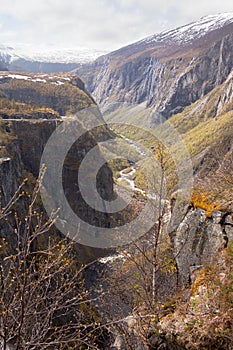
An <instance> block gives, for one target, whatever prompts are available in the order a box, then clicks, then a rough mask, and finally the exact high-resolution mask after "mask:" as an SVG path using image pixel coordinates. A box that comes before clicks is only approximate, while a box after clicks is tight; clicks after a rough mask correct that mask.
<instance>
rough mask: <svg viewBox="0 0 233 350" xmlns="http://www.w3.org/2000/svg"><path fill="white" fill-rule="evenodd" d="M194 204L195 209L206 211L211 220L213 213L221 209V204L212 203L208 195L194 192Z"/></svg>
mask: <svg viewBox="0 0 233 350" xmlns="http://www.w3.org/2000/svg"><path fill="white" fill-rule="evenodd" d="M192 204H193V206H194V208H201V209H203V210H205V212H206V216H207V217H208V218H210V217H211V216H212V211H213V210H217V209H219V207H220V206H219V204H218V203H216V202H214V201H211V199H210V198H209V195H208V193H206V192H199V191H193V193H192Z"/></svg>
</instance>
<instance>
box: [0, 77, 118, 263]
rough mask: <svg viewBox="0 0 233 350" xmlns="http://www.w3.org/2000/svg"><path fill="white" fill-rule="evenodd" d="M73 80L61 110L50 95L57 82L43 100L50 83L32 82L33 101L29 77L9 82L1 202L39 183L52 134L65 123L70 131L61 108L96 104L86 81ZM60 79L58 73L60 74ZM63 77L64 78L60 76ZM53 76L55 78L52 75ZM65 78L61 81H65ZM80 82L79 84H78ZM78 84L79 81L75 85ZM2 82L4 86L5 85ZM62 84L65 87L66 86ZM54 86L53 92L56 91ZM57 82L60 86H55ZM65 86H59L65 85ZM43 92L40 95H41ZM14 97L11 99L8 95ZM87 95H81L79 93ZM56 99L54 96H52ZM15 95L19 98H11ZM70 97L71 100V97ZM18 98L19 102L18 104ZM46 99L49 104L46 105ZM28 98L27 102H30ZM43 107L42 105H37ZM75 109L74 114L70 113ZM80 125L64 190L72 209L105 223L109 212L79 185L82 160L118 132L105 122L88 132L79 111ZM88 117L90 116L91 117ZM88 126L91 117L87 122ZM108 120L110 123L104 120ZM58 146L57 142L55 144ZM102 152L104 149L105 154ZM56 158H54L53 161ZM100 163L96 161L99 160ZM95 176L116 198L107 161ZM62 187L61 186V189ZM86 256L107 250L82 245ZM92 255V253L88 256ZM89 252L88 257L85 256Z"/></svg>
mask: <svg viewBox="0 0 233 350" xmlns="http://www.w3.org/2000/svg"><path fill="white" fill-rule="evenodd" d="M66 78H67V79H69V83H67V84H65V83H64V85H65V86H64V87H63V90H65V92H64V94H67V99H66V98H65V97H66V95H63V96H61V100H62V102H63V103H64V105H63V110H62V111H61V110H60V107H59V106H60V104H59V105H58V104H57V103H58V102H56V101H55V102H54V99H52V100H50V99H48V100H46V96H47V95H49V93H50V92H51V91H52V92H53V91H54V90H53V85H55V84H51V82H48V83H47V86H43V91H44V89H45V90H46V95H43V99H42V100H41V99H40V97H41V96H40V93H41V84H43V85H46V82H40V83H39V85H38V82H37V81H35V82H32V81H30V84H32V85H33V84H34V85H33V88H32V90H31V91H29V94H28V99H27V98H26V96H27V94H26V92H27V91H28V90H27V89H28V86H26V88H25V80H23V79H22V84H21V80H20V77H17V78H10V79H9V78H8V82H7V84H10V85H11V87H12V91H13V93H12V95H10V97H9V93H8V92H9V91H6V90H5V89H4V87H5V85H4V83H3V85H4V87H3V85H2V86H1V88H2V89H3V90H4V95H3V97H2V99H1V107H2V109H1V108H0V109H1V110H0V115H1V119H0V125H1V129H0V132H1V154H0V155H1V161H0V170H1V171H0V190H1V205H2V207H4V206H5V205H6V204H7V203H8V202H9V200H10V199H11V198H12V196H13V195H14V193H15V191H17V189H18V187H19V185H20V184H21V182H22V181H23V179H24V178H26V177H27V178H29V182H30V184H29V185H30V187H32V186H33V182H35V179H36V178H37V177H38V174H39V170H40V162H41V157H42V154H43V151H44V148H45V145H46V143H47V141H48V140H49V138H50V136H51V135H52V134H53V132H54V131H55V130H56V128H57V127H58V126H62V124H63V123H64V130H65V127H66V126H67V123H68V121H69V118H68V117H66V118H64V117H63V118H61V116H60V115H59V113H58V111H60V112H67V111H68V110H69V112H70V111H71V110H72V109H73V108H74V107H76V108H77V110H76V112H78V110H80V109H82V107H83V105H84V103H85V104H86V105H87V106H88V105H89V104H90V103H93V100H92V99H91V98H90V97H89V95H88V94H86V93H85V90H81V88H83V83H82V84H81V85H80V82H81V81H80V79H79V78H78V77H75V76H74V75H72V76H70V78H68V77H66ZM11 79H12V80H14V79H17V81H16V82H15V81H12V82H10V83H9V80H11ZM33 79H39V77H35V76H34V78H33ZM54 79H57V77H54ZM60 79H61V80H62V76H61V77H60ZM50 80H52V79H50ZM61 80H59V81H61ZM77 83H78V84H79V87H78V88H77ZM14 84H16V85H17V86H21V89H19V95H17V88H16V87H15V85H14ZM69 84H70V85H71V87H70V89H73V91H74V92H73V93H74V96H73V98H74V102H75V104H73V105H71V104H70V103H71V102H70V99H72V96H70V95H69V94H68V93H67V90H68V89H69V86H68V85H69ZM73 84H74V85H73ZM0 85H1V84H0ZM62 85H63V84H61V85H60V86H62ZM51 86H52V90H51ZM55 86H57V85H55ZM60 86H59V87H60ZM37 92H38V95H36V94H37ZM59 93H62V89H61V88H60V89H59V92H58V94H59ZM6 96H7V97H8V98H7V97H6ZM79 96H81V98H80V99H78V97H79ZM52 97H53V96H52ZM11 98H12V99H13V98H14V100H11ZM36 98H38V104H39V105H40V107H37V106H38V104H37V103H36V101H37V100H36ZM69 98H70V99H69ZM15 100H17V101H18V102H15ZM32 100H33V102H34V104H32V102H31V104H28V102H29V101H32ZM44 101H45V102H46V103H45V107H44ZM25 102H27V104H26V103H25ZM36 105H37V106H36ZM93 107H94V109H95V110H96V118H101V115H100V113H99V112H98V109H97V107H95V105H94V104H93ZM53 108H54V109H56V110H57V111H55V110H54V109H53ZM70 113H71V112H70ZM75 118H76V125H78V129H79V130H81V131H82V134H83V137H81V138H79V139H78V140H77V141H76V142H75V143H74V145H73V146H72V147H71V150H70V151H69V152H68V154H67V156H66V158H65V160H64V171H63V179H62V180H63V187H64V193H66V196H67V200H68V201H69V203H70V205H71V207H72V209H73V210H74V211H75V212H76V214H77V215H79V216H81V217H82V219H83V220H84V221H86V222H88V223H90V224H93V225H94V224H97V223H98V225H101V226H103V227H104V226H105V225H107V223H108V221H109V220H108V218H106V216H105V214H103V213H98V212H96V211H95V210H94V209H92V208H90V207H89V206H88V205H87V204H85V201H84V200H83V198H82V195H81V193H80V191H79V187H78V185H77V177H78V171H79V167H80V164H81V162H82V160H83V159H84V158H85V155H86V154H87V153H88V152H89V151H90V150H91V149H92V148H94V147H98V144H97V142H98V141H100V142H101V141H102V140H105V139H108V138H111V137H112V135H113V134H112V133H111V132H110V131H109V129H107V127H105V126H104V125H103V126H102V128H101V130H98V129H97V130H94V131H93V132H92V131H90V132H89V131H88V130H87V129H86V128H87V126H86V127H85V126H83V120H81V119H80V120H79V117H78V115H76V117H75ZM86 118H88V114H87V115H86ZM85 122H86V124H85V125H88V120H87V119H86V120H85ZM102 123H103V124H104V121H102ZM55 146H56V145H55ZM60 147H61V145H57V146H56V150H55V153H54V154H53V155H52V158H53V160H54V159H55V160H56V159H58V161H59V154H60V151H61V149H60ZM100 156H101V152H100ZM53 160H52V159H51V161H53ZM93 166H94V164H93ZM92 175H93V174H90V181H93V182H94V183H95V182H97V189H98V191H99V193H100V194H101V196H102V198H103V199H106V200H111V199H112V198H113V196H114V193H113V177H112V171H111V170H110V168H109V167H108V165H107V164H104V165H103V166H102V168H101V169H100V170H99V173H98V178H97V180H96V179H94V178H92ZM52 186H53V181H52V183H51V187H52ZM55 191H56V189H55ZM20 206H21V209H20V210H21V214H22V215H23V210H24V209H23V207H24V203H23V197H22V199H21V202H20ZM1 225H2V226H1V233H2V234H4V235H7V234H8V236H9V234H10V232H12V229H10V228H9V227H8V225H5V223H4V224H2V223H1ZM80 251H81V254H80V256H81V259H83V260H85V258H87V259H90V258H91V259H93V256H95V254H97V255H98V254H100V255H101V252H99V253H98V252H95V250H92V252H91V251H90V250H88V249H87V251H85V249H81V250H80ZM88 254H89V256H88ZM102 254H104V253H102ZM85 255H86V257H85Z"/></svg>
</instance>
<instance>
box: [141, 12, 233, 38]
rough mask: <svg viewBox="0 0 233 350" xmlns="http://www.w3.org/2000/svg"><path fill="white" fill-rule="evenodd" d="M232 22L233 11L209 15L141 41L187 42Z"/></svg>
mask: <svg viewBox="0 0 233 350" xmlns="http://www.w3.org/2000/svg"><path fill="white" fill-rule="evenodd" d="M231 23H233V12H230V13H220V14H215V15H207V16H204V17H202V18H200V20H198V21H194V22H192V23H190V24H186V25H184V26H181V27H178V28H176V29H172V30H166V31H163V32H161V33H159V34H155V35H152V36H149V37H147V38H146V39H143V40H141V43H146V44H150V43H153V42H164V43H180V44H186V43H189V42H191V41H193V40H195V39H199V38H201V37H203V36H204V35H205V34H207V33H209V32H211V31H214V30H216V29H221V28H223V27H224V26H226V25H228V24H231Z"/></svg>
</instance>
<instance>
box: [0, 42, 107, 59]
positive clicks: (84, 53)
mask: <svg viewBox="0 0 233 350" xmlns="http://www.w3.org/2000/svg"><path fill="white" fill-rule="evenodd" d="M106 53H107V52H103V51H97V50H91V49H88V48H83V47H80V48H73V49H72V48H64V49H61V48H51V47H43V46H41V47H40V46H39V47H33V46H32V45H26V44H15V45H13V46H9V45H0V55H1V56H2V57H3V58H5V60H9V62H10V63H12V62H14V61H16V60H18V59H25V60H27V61H36V62H47V63H49V62H50V63H86V62H90V61H93V60H95V59H96V58H97V57H99V56H101V55H104V54H106Z"/></svg>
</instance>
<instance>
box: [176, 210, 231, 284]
mask: <svg viewBox="0 0 233 350" xmlns="http://www.w3.org/2000/svg"><path fill="white" fill-rule="evenodd" d="M232 240H233V221H232V216H231V215H230V213H223V212H220V211H213V213H212V217H211V218H208V217H206V212H205V211H204V210H202V209H200V208H196V209H190V210H189V211H188V212H187V214H186V215H185V216H184V218H183V220H182V221H181V223H180V225H179V226H178V229H177V232H176V234H175V239H174V245H175V254H176V256H177V258H176V262H177V267H178V270H179V280H180V284H181V285H185V284H187V283H188V282H189V281H190V278H191V277H192V276H191V275H192V272H193V271H194V270H196V269H198V268H199V267H200V266H202V265H206V264H207V265H209V264H211V263H213V261H214V259H216V254H217V253H218V252H220V251H221V250H222V249H223V248H225V247H226V246H227V244H228V242H229V241H232Z"/></svg>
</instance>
